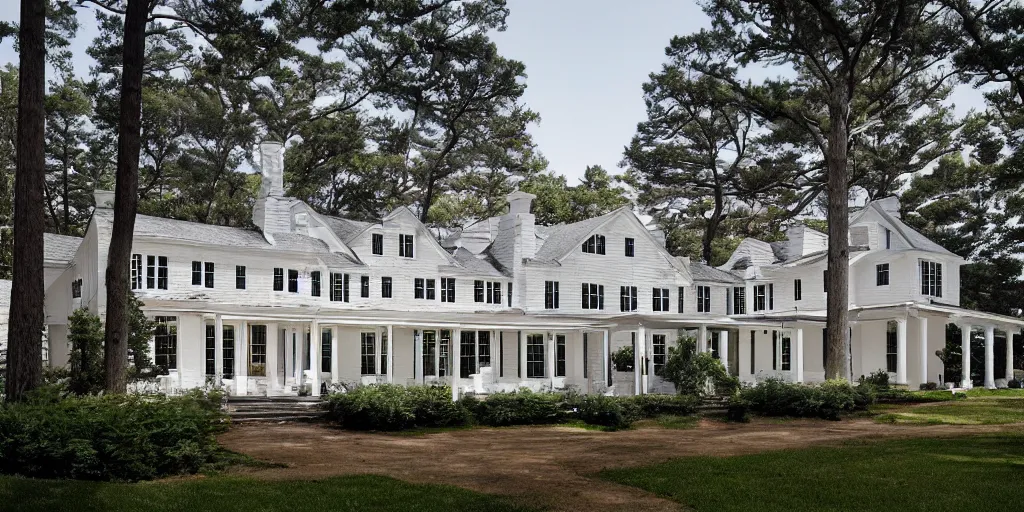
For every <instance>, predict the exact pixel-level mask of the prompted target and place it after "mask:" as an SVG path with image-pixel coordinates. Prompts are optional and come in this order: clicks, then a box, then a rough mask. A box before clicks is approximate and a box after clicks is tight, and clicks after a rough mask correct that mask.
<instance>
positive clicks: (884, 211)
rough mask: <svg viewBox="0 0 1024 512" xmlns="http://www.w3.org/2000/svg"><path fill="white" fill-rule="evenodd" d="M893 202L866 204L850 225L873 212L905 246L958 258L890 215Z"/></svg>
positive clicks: (892, 199)
mask: <svg viewBox="0 0 1024 512" xmlns="http://www.w3.org/2000/svg"><path fill="white" fill-rule="evenodd" d="M894 200H895V198H886V199H883V200H880V201H872V202H870V203H868V204H867V206H865V207H864V209H863V210H861V211H860V212H857V214H856V215H855V216H854V218H853V219H851V220H850V224H851V225H853V224H854V223H855V222H857V221H858V220H860V219H861V217H863V216H864V215H865V214H866V213H867V212H869V211H870V212H874V213H875V214H877V215H878V216H879V217H881V218H882V219H883V220H884V221H885V222H886V223H888V224H889V226H890V227H891V228H892V229H893V231H895V232H896V233H897V234H899V235H900V236H901V237H903V239H904V240H906V242H907V245H909V246H910V247H912V248H914V249H919V250H922V251H928V252H935V253H939V254H945V255H948V256H956V257H957V258H959V257H960V256H958V255H957V254H955V253H953V252H951V251H949V250H947V249H946V248H945V247H943V246H941V245H939V244H937V243H935V242H933V241H931V240H929V239H928V237H926V236H924V235H922V234H921V233H919V232H918V231H917V230H915V229H914V228H912V227H910V226H908V225H906V224H905V223H904V222H903V221H902V220H900V219H898V218H897V217H896V216H894V215H893V214H891V213H890V210H891V208H892V204H893V202H894ZM896 205H897V207H898V205H899V203H898V202H897V203H896Z"/></svg>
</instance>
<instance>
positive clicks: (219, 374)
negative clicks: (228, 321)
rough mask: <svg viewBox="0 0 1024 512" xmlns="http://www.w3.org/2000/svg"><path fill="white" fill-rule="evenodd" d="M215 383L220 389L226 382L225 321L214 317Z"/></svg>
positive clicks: (219, 317) (217, 316)
mask: <svg viewBox="0 0 1024 512" xmlns="http://www.w3.org/2000/svg"><path fill="white" fill-rule="evenodd" d="M213 318H214V320H213V329H214V332H213V383H214V384H215V385H216V386H217V387H220V386H221V384H222V381H223V380H224V319H223V318H222V317H221V316H220V315H216V316H214V317H213Z"/></svg>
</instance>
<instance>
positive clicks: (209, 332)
mask: <svg viewBox="0 0 1024 512" xmlns="http://www.w3.org/2000/svg"><path fill="white" fill-rule="evenodd" d="M216 374H217V326H216V325H209V324H207V325H206V375H216Z"/></svg>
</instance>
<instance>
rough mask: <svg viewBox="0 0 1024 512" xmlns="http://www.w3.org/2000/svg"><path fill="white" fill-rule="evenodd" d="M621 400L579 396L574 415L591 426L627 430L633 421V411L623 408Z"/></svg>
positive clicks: (598, 396)
mask: <svg viewBox="0 0 1024 512" xmlns="http://www.w3.org/2000/svg"><path fill="white" fill-rule="evenodd" d="M623 402H627V401H626V400H623V399H617V398H615V397H610V396H604V395H585V396H581V397H580V398H579V400H578V401H577V403H576V409H575V412H576V415H577V417H579V419H581V420H583V421H584V422H586V423H589V424H591V425H601V426H603V427H610V428H613V429H622V428H629V426H630V425H632V424H633V421H635V419H636V418H635V417H634V416H633V411H630V410H627V409H628V408H627V407H623Z"/></svg>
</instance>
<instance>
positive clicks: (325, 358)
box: [317, 329, 333, 392]
mask: <svg viewBox="0 0 1024 512" xmlns="http://www.w3.org/2000/svg"><path fill="white" fill-rule="evenodd" d="M331 336H332V334H331V330H330V329H321V330H320V371H321V372H323V373H329V372H330V371H331V348H332V346H331V345H332V341H333V340H332V339H331ZM317 392H319V390H317Z"/></svg>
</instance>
